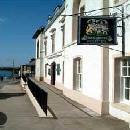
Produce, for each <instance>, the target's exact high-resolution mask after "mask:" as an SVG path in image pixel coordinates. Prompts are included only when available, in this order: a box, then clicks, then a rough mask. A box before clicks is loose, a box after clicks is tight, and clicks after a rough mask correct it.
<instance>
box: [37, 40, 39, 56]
mask: <svg viewBox="0 0 130 130" xmlns="http://www.w3.org/2000/svg"><path fill="white" fill-rule="evenodd" d="M37 58H39V41H38V42H37Z"/></svg>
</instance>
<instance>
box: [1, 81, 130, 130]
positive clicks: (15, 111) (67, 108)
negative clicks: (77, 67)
mask: <svg viewBox="0 0 130 130" xmlns="http://www.w3.org/2000/svg"><path fill="white" fill-rule="evenodd" d="M35 82H36V83H37V84H39V86H40V87H41V88H43V89H45V90H46V91H47V92H48V107H49V110H50V111H51V113H52V114H53V117H48V118H39V117H38V115H37V113H36V110H35V108H34V107H33V105H32V104H31V102H30V100H29V98H28V96H27V95H26V94H25V92H24V91H23V90H22V88H21V86H20V84H19V82H17V81H14V82H12V83H9V84H6V85H2V86H1V85H0V130H129V129H128V124H127V123H125V122H123V121H121V120H118V119H115V118H113V117H100V116H99V115H98V114H96V113H94V112H93V111H91V110H89V109H88V108H86V107H85V106H83V105H80V104H78V103H76V102H74V101H72V100H70V99H69V98H67V97H65V96H64V95H63V94H62V91H60V90H58V89H56V88H54V87H53V86H50V85H48V84H46V83H44V82H37V81H35ZM2 123H3V124H2Z"/></svg>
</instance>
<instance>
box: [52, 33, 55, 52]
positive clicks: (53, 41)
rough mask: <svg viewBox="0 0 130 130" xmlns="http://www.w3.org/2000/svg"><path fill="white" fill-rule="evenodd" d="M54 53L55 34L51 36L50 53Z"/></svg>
mask: <svg viewBox="0 0 130 130" xmlns="http://www.w3.org/2000/svg"><path fill="white" fill-rule="evenodd" d="M54 52H55V33H53V34H52V53H54Z"/></svg>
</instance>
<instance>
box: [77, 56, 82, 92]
mask: <svg viewBox="0 0 130 130" xmlns="http://www.w3.org/2000/svg"><path fill="white" fill-rule="evenodd" d="M75 62H76V72H77V73H76V76H77V77H78V80H77V81H79V82H78V83H76V86H77V87H76V89H77V90H79V91H81V90H82V59H81V58H80V57H79V58H76V59H75ZM78 62H79V63H80V64H79V63H78Z"/></svg>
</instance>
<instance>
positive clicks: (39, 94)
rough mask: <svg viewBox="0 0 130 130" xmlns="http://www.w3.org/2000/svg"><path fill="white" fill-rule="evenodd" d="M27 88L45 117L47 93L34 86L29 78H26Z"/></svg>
mask: <svg viewBox="0 0 130 130" xmlns="http://www.w3.org/2000/svg"><path fill="white" fill-rule="evenodd" d="M27 83H28V87H29V89H30V91H31V93H32V94H33V96H34V97H35V98H36V100H37V102H38V103H39V105H40V106H41V108H42V110H43V111H44V112H45V114H46V116H47V98H48V93H47V92H46V91H44V90H43V89H41V88H40V87H39V86H38V85H37V84H35V83H34V82H33V81H32V80H31V79H30V78H27Z"/></svg>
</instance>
